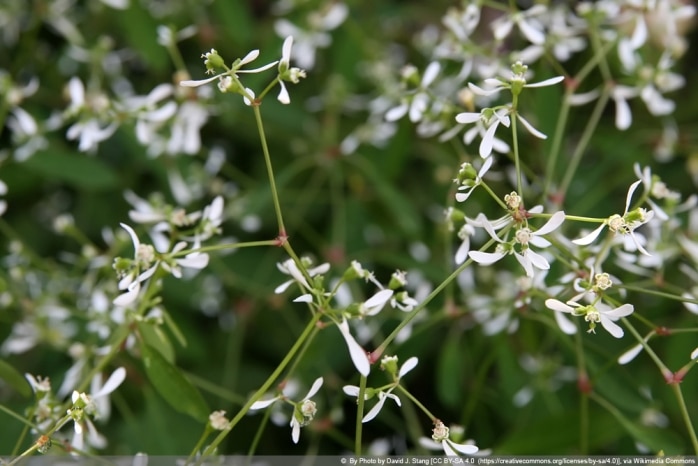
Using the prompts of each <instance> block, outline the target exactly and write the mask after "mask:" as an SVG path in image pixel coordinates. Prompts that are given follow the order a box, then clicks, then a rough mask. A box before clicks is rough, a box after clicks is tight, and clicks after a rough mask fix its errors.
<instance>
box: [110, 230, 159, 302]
mask: <svg viewBox="0 0 698 466" xmlns="http://www.w3.org/2000/svg"><path fill="white" fill-rule="evenodd" d="M120 225H121V227H122V228H123V229H124V230H126V232H127V233H128V234H129V236H130V237H131V242H132V243H133V250H134V255H133V261H132V262H131V264H130V267H129V271H128V272H125V271H119V270H117V273H122V276H121V277H120V280H119V284H118V288H119V289H120V290H126V292H125V293H123V294H121V295H119V296H118V297H116V299H114V304H115V305H117V306H128V305H129V304H132V303H133V302H134V301H135V300H136V298H137V297H138V292H139V291H140V289H141V283H142V282H144V281H146V280H147V279H148V278H150V277H152V276H153V274H154V273H155V271H156V270H157V265H158V263H157V262H156V260H155V248H153V246H151V245H149V244H141V241H140V240H139V239H138V235H136V232H135V231H134V230H133V228H131V227H130V226H128V225H126V224H125V223H121V224H120Z"/></svg>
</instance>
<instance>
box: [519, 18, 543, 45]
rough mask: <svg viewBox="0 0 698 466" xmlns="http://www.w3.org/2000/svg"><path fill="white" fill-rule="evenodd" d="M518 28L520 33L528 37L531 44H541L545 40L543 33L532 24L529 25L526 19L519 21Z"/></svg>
mask: <svg viewBox="0 0 698 466" xmlns="http://www.w3.org/2000/svg"><path fill="white" fill-rule="evenodd" d="M518 24H519V29H520V30H521V33H522V34H523V35H524V36H525V37H526V39H528V40H529V41H530V42H531V43H532V44H536V45H541V44H543V43H544V42H545V34H543V31H540V30H538V29H536V28H534V27H533V26H531V25H530V24H529V23H528V22H527V21H519V23H518Z"/></svg>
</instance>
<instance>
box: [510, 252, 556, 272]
mask: <svg viewBox="0 0 698 466" xmlns="http://www.w3.org/2000/svg"><path fill="white" fill-rule="evenodd" d="M530 252H531V250H530V249H528V250H526V251H524V253H523V254H519V253H518V252H517V253H515V254H514V257H515V258H516V260H517V261H518V262H519V264H521V267H523V268H524V270H525V271H526V276H527V277H531V278H532V277H533V275H534V274H533V262H532V261H531V257H530V254H528V253H530ZM548 268H549V266H548Z"/></svg>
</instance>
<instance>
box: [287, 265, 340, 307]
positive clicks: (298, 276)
mask: <svg viewBox="0 0 698 466" xmlns="http://www.w3.org/2000/svg"><path fill="white" fill-rule="evenodd" d="M301 262H303V265H304V266H305V267H306V272H307V273H308V276H309V277H310V278H312V277H314V276H316V275H322V274H323V273H326V272H327V271H328V270H330V264H329V263H327V262H325V263H323V264H320V265H318V266H317V267H312V268H308V267H309V266H310V265H311V261H310V259H308V258H307V257H303V258H301ZM276 268H277V269H279V271H280V272H281V273H283V274H286V275H290V276H291V277H293V278H292V279H291V280H288V281H285V282H283V283H282V284H281V285H279V286H277V287H276V288H275V289H274V293H276V294H281V293H283V292H284V291H286V290H287V289H288V287H289V286H291V285H292V284H293V283H294V282H296V283H298V284H299V285H300V286H301V289H302V290H304V291H312V287H311V286H310V284H309V283H308V280H306V279H305V276H304V275H303V272H301V269H299V268H298V265H296V263H295V261H294V260H293V259H287V260H286V261H284V262H283V263H280V264H279V263H277V264H276ZM294 301H295V302H311V301H312V294H310V293H305V294H303V295H301V296H299V297H298V298H296V299H294Z"/></svg>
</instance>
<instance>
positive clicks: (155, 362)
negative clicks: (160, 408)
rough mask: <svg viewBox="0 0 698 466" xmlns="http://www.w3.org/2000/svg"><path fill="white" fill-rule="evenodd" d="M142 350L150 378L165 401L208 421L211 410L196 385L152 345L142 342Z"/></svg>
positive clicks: (178, 409) (194, 416) (180, 410)
mask: <svg viewBox="0 0 698 466" xmlns="http://www.w3.org/2000/svg"><path fill="white" fill-rule="evenodd" d="M141 352H142V353H143V363H144V365H145V372H146V374H147V376H148V379H149V380H150V382H151V383H152V384H153V386H154V387H155V389H156V390H157V391H158V393H159V394H160V395H161V396H162V397H163V398H164V399H165V401H167V402H168V403H169V404H170V405H171V406H172V407H173V408H174V409H176V410H177V411H179V412H182V413H185V414H188V415H190V416H191V417H193V418H194V419H196V420H199V421H202V422H206V420H207V419H208V415H209V412H210V411H209V409H208V406H206V401H204V398H203V396H201V393H200V392H199V391H198V390H197V389H196V388H195V387H194V385H192V384H191V382H189V380H188V379H187V378H186V377H184V375H182V373H181V372H180V370H179V369H177V368H176V367H175V366H174V365H172V364H170V363H169V362H168V361H167V359H165V358H164V357H163V355H162V354H160V352H159V351H158V350H156V349H155V348H153V347H152V346H150V345H148V344H147V343H142V344H141Z"/></svg>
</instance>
